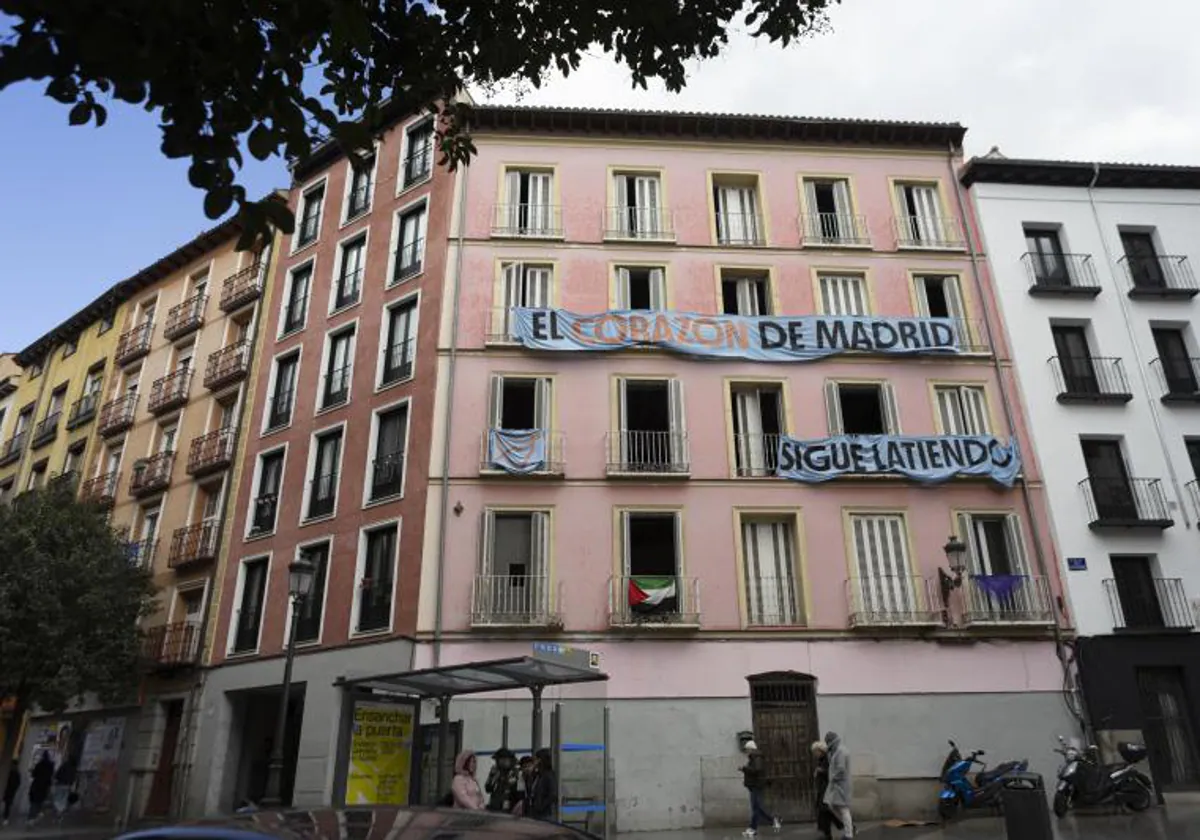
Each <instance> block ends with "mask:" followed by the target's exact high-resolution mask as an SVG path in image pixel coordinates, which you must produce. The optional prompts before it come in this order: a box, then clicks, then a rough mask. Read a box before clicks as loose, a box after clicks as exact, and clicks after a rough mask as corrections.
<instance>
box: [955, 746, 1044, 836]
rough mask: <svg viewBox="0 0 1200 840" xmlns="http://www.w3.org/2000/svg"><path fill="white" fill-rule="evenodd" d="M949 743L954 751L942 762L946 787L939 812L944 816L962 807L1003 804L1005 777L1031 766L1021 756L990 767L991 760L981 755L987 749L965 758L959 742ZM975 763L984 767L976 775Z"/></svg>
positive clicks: (956, 811) (1022, 771) (971, 753)
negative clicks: (986, 761) (1001, 802)
mask: <svg viewBox="0 0 1200 840" xmlns="http://www.w3.org/2000/svg"><path fill="white" fill-rule="evenodd" d="M949 743H950V752H949V754H947V756H946V760H945V761H944V762H942V775H941V780H942V789H941V791H940V792H939V793H938V816H939V817H941V818H942V820H948V819H950V818H951V817H953V816H954V815H955V814H956V813H958V811H959V809H960V808H962V809H968V808H988V807H992V808H999V807H1000V792H1001V790H1003V789H1004V780H1005V779H1006V778H1008V777H1009V776H1011V775H1012V774H1014V773H1024V772H1025V771H1026V770H1028V769H1029V762H1028V761H1027V760H1025V759H1021V760H1020V761H1006V762H1004V763H1003V764H997V765H996V766H995V767H993V768H991V769H990V770H989V769H988V767H987V764H986V763H985V762H983V761H980V757H981V756H984V755H986V752H985V751H984V750H972V751H971V752H970V753H968V754H967V757H966V758H963V755H962V753H961V752H960V751H959V749H958V744H956V743H954V741H950V742H949ZM975 765H979V766H980V768H981V769H980V770H979V772H978V773H976V774H975V776H974V778H972V776H971V770H972V769H973V768H974V767H975Z"/></svg>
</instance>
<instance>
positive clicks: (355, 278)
mask: <svg viewBox="0 0 1200 840" xmlns="http://www.w3.org/2000/svg"><path fill="white" fill-rule="evenodd" d="M362 280H363V270H362V269H361V268H359V269H355V270H354V271H348V272H346V273H345V274H343V275H342V276H341V277H339V278H338V280H337V283H336V284H335V287H334V295H333V309H334V311H335V312H336V311H337V310H339V309H345V308H346V307H348V306H353V305H354V304H356V303H358V301H359V298H361V297H362Z"/></svg>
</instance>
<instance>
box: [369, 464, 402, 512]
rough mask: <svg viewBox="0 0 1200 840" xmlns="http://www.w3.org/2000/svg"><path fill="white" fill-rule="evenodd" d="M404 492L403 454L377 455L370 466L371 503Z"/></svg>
mask: <svg viewBox="0 0 1200 840" xmlns="http://www.w3.org/2000/svg"><path fill="white" fill-rule="evenodd" d="M403 492H404V453H403V452H391V453H388V454H382V455H379V456H378V457H377V458H376V459H375V461H374V462H373V463H372V464H371V501H372V502H374V501H378V500H379V499H386V498H387V497H389V496H399V495H400V494H401V493H403Z"/></svg>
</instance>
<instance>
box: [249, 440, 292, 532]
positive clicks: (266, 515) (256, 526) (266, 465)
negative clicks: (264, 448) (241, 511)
mask: <svg viewBox="0 0 1200 840" xmlns="http://www.w3.org/2000/svg"><path fill="white" fill-rule="evenodd" d="M283 459H284V450H282V449H277V450H275V451H273V452H265V453H263V454H262V455H260V456H259V457H258V476H257V478H256V480H255V491H254V500H253V501H252V502H251V511H250V534H251V535H252V536H256V535H259V534H266V533H270V532H271V531H274V530H275V517H276V514H277V513H278V512H279V489H280V487H281V486H282V481H283Z"/></svg>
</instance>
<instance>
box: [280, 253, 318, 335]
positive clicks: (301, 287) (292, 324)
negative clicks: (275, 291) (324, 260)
mask: <svg viewBox="0 0 1200 840" xmlns="http://www.w3.org/2000/svg"><path fill="white" fill-rule="evenodd" d="M312 273H313V266H312V263H305V264H304V265H303V266H301V267H300V268H295V269H292V273H291V276H290V277H289V278H288V293H287V297H286V298H285V299H284V304H283V331H282V332H281V333H280V337H282V336H285V335H288V334H289V333H294V332H296V330H302V329H304V323H305V321H307V320H308V294H309V289H310V287H311V286H312Z"/></svg>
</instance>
